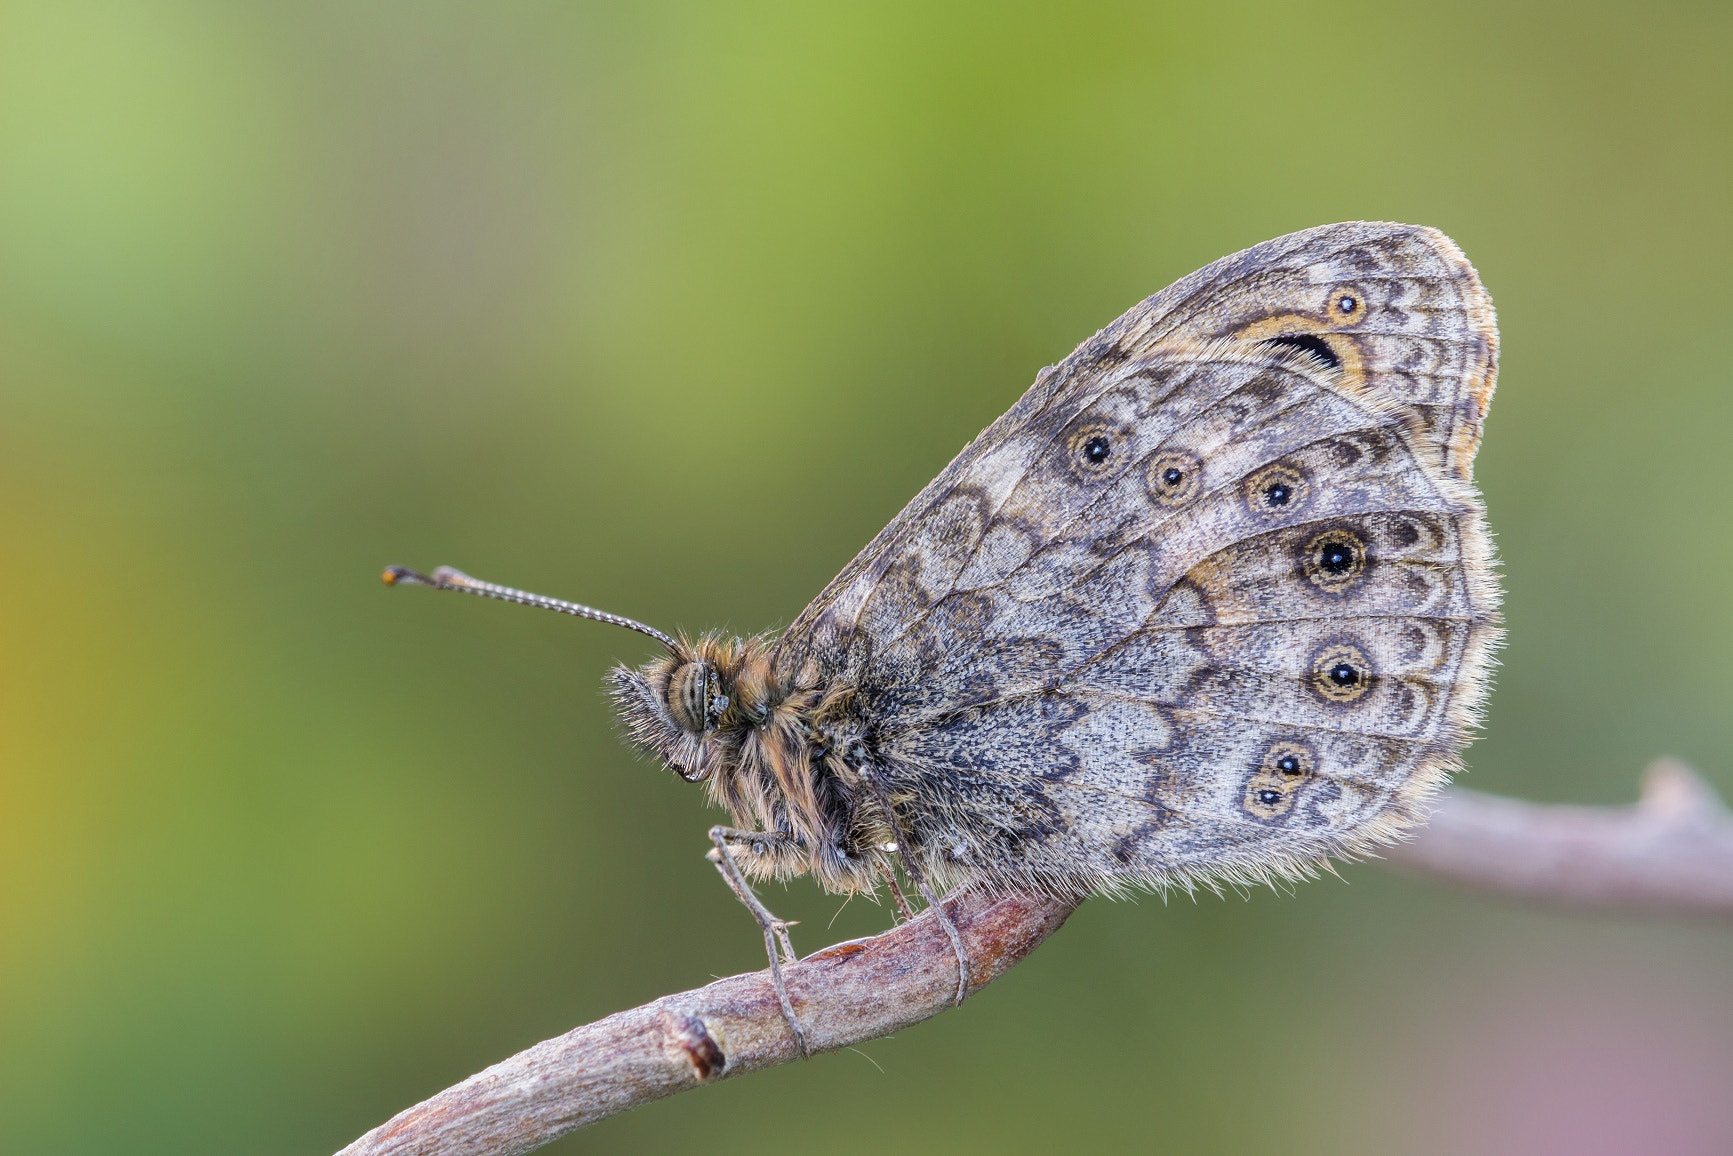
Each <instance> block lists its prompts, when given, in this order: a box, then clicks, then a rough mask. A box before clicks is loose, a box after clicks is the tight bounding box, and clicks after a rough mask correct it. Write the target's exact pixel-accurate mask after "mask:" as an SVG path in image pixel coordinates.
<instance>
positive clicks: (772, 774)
mask: <svg viewBox="0 0 1733 1156" xmlns="http://www.w3.org/2000/svg"><path fill="white" fill-rule="evenodd" d="M675 643H676V645H675V647H674V649H673V650H671V651H670V652H669V653H668V654H667V655H664V656H662V657H659V658H657V659H654V660H652V661H651V662H648V663H646V664H645V665H644V666H642V667H640V668H639V669H637V670H633V669H631V668H629V667H626V666H619V667H616V668H615V669H614V671H613V674H612V676H611V679H610V684H611V689H612V693H613V698H614V703H615V710H616V712H617V713H618V715H619V718H620V721H621V723H622V725H623V726H624V727H625V729H626V731H627V734H628V735H629V736H630V738H631V739H632V741H633V742H634V743H636V744H637V745H638V746H640V747H642V748H644V749H645V750H646V751H647V752H648V753H650V754H651V755H654V756H655V757H656V758H658V759H659V760H661V761H662V762H663V763H664V764H666V765H667V766H668V768H669V769H670V770H672V771H674V772H675V773H676V774H678V775H679V776H680V777H681V778H683V779H685V780H687V781H688V782H701V783H704V784H705V785H706V789H707V790H708V792H709V796H710V801H711V802H712V803H714V804H716V805H718V806H720V807H722V808H724V809H726V810H727V811H728V813H729V815H730V816H731V817H732V818H733V821H734V825H735V826H736V827H738V828H741V829H744V830H748V831H752V832H755V833H759V834H761V835H762V838H761V839H758V840H750V841H746V843H745V849H746V851H747V854H746V855H745V857H744V858H743V859H742V866H743V867H745V868H746V869H747V870H748V871H749V872H750V873H752V874H754V875H758V876H773V877H777V878H787V877H789V876H793V875H800V874H805V873H807V872H811V873H812V874H813V876H814V877H815V878H816V879H817V880H818V882H819V883H820V884H821V885H822V886H824V887H825V888H827V889H829V890H832V891H843V892H854V891H859V890H863V889H871V888H872V887H873V886H874V883H875V881H876V880H877V879H878V878H879V877H880V874H881V872H882V870H883V868H884V866H885V864H886V863H887V862H888V860H887V859H886V856H885V852H884V851H883V849H882V848H883V845H884V844H885V843H886V842H887V841H890V840H891V839H892V838H893V836H892V835H891V834H890V832H889V829H888V827H886V826H885V824H884V823H883V821H882V818H881V815H880V812H879V810H878V808H877V807H876V806H874V805H873V804H872V795H871V792H870V791H869V790H868V789H867V787H866V784H865V783H864V782H863V781H862V779H861V777H860V775H859V773H858V772H857V771H856V769H855V768H854V767H852V766H851V765H850V760H849V758H848V757H847V756H848V753H849V752H850V751H851V750H852V751H858V750H860V749H861V748H860V744H861V742H862V740H863V738H864V737H865V727H864V724H863V723H862V721H861V719H860V718H859V716H858V715H857V713H856V711H855V710H854V703H855V697H856V696H855V688H854V686H853V685H852V684H851V683H848V682H846V681H840V680H834V679H832V680H826V679H824V678H822V677H821V676H819V675H818V674H816V673H815V672H814V671H813V670H811V669H810V668H808V669H805V670H802V671H795V672H786V671H780V670H778V669H777V667H776V665H775V664H774V662H773V660H772V650H771V641H770V640H769V639H765V638H758V637H755V638H728V637H724V636H722V635H718V634H706V635H703V636H702V637H700V638H698V639H696V640H687V639H685V638H678V639H676V640H675Z"/></svg>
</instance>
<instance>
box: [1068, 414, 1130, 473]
mask: <svg viewBox="0 0 1733 1156" xmlns="http://www.w3.org/2000/svg"><path fill="white" fill-rule="evenodd" d="M1065 450H1066V453H1067V455H1068V456H1069V458H1070V460H1071V469H1072V471H1073V472H1074V473H1076V474H1077V475H1078V476H1079V477H1083V478H1098V477H1105V476H1106V475H1107V474H1108V473H1109V472H1110V471H1111V470H1112V468H1113V464H1114V459H1115V458H1117V457H1118V450H1119V438H1118V436H1117V435H1116V434H1115V432H1114V431H1113V430H1111V429H1109V428H1107V427H1105V426H1100V425H1087V426H1083V427H1081V428H1079V429H1076V430H1073V431H1072V433H1071V436H1070V437H1068V438H1067V439H1066V442H1065Z"/></svg>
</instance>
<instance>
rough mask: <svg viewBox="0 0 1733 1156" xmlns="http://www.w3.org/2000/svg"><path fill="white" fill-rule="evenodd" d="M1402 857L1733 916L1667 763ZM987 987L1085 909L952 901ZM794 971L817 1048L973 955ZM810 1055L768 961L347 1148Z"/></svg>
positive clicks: (1691, 777) (1494, 802)
mask: <svg viewBox="0 0 1733 1156" xmlns="http://www.w3.org/2000/svg"><path fill="white" fill-rule="evenodd" d="M1387 855H1388V858H1389V859H1390V860H1391V861H1392V862H1393V863H1394V864H1395V865H1397V866H1399V867H1400V868H1402V869H1403V870H1406V871H1409V872H1412V873H1416V874H1422V875H1431V876H1435V877H1437V878H1441V879H1448V880H1452V881H1455V882H1459V883H1465V884H1468V885H1471V886H1474V887H1477V888H1480V889H1482V890H1486V891H1492V892H1498V893H1503V894H1510V895H1519V896H1524V897H1527V898H1531V899H1535V900H1540V901H1545V902H1559V903H1569V904H1588V905H1595V906H1603V907H1622V908H1630V909H1641V910H1658V911H1676V912H1691V913H1697V914H1711V915H1721V916H1733V814H1729V812H1728V811H1727V809H1726V808H1725V807H1723V806H1722V804H1721V802H1720V800H1719V799H1718V798H1717V797H1716V795H1715V793H1714V791H1713V790H1711V789H1710V788H1709V786H1708V785H1707V784H1705V783H1704V782H1703V781H1702V780H1701V779H1699V778H1698V777H1697V776H1696V775H1695V774H1693V773H1692V772H1691V771H1690V770H1689V769H1688V768H1686V767H1684V766H1683V765H1681V764H1679V763H1676V762H1672V761H1670V760H1661V761H1658V762H1656V763H1654V764H1653V765H1651V766H1650V767H1649V769H1648V771H1647V773H1646V774H1645V776H1644V781H1643V792H1642V797H1641V799H1640V800H1639V801H1638V803H1637V804H1636V805H1635V806H1634V807H1563V806H1546V805H1541V804H1536V803H1524V802H1519V801H1517V800H1513V799H1501V798H1498V797H1496V796H1492V795H1483V794H1479V793H1478V792H1473V791H1464V790H1460V789H1452V790H1449V791H1447V792H1445V794H1444V796H1443V798H1442V799H1441V800H1440V802H1439V803H1438V806H1437V809H1436V812H1435V814H1434V815H1433V818H1432V821H1431V823H1430V825H1429V826H1427V827H1426V828H1425V829H1424V830H1422V831H1420V832H1419V833H1418V834H1416V836H1415V837H1414V838H1413V839H1412V840H1410V841H1409V842H1406V843H1403V844H1400V845H1399V846H1397V847H1394V848H1391V849H1390V850H1389V851H1388V852H1387ZM946 909H947V910H948V911H949V912H950V914H951V916H952V918H953V919H954V920H955V921H956V923H957V926H958V928H959V929H960V931H961V932H962V936H963V942H964V945H965V947H966V948H967V951H968V955H969V962H970V969H969V970H970V980H971V983H970V990H971V991H976V990H979V989H980V988H981V987H984V986H985V985H986V984H988V983H990V982H991V981H992V980H994V979H996V978H997V977H998V976H999V975H1001V974H1003V973H1004V972H1005V971H1006V970H1007V969H1008V968H1010V967H1011V966H1012V965H1013V964H1015V963H1017V962H1018V961H1019V960H1021V959H1022V958H1023V957H1024V956H1025V955H1027V954H1028V953H1029V952H1031V951H1033V950H1034V949H1035V948H1036V947H1037V946H1038V945H1039V944H1040V943H1041V941H1042V940H1044V939H1046V938H1047V936H1049V935H1051V934H1052V933H1053V932H1054V931H1056V930H1057V929H1058V928H1059V926H1060V925H1061V924H1063V923H1064V922H1065V920H1066V917H1067V916H1069V915H1070V914H1071V912H1072V910H1073V906H1072V905H1071V904H1069V903H1065V902H1061V901H1059V900H1055V899H1048V898H1042V897H1037V896H1029V895H1007V896H1001V897H998V898H991V897H984V896H974V897H966V898H953V899H947V900H946ZM785 974H786V976H787V981H788V990H789V995H790V998H791V999H792V1001H793V1004H794V1008H795V1011H796V1014H797V1016H798V1017H799V1019H800V1023H801V1029H802V1031H803V1032H804V1033H805V1035H806V1038H807V1041H808V1042H809V1044H810V1045H811V1047H812V1049H813V1050H814V1051H833V1050H835V1049H838V1048H844V1047H848V1046H850V1045H852V1044H857V1043H860V1042H861V1041H863V1040H870V1039H874V1038H877V1037H879V1036H884V1035H889V1034H890V1033H891V1032H894V1031H896V1030H897V1029H899V1028H903V1027H907V1026H908V1025H910V1024H914V1023H918V1022H920V1021H921V1020H924V1019H927V1018H929V1017H931V1016H934V1015H937V1014H938V1013H939V1012H941V1011H944V1010H945V1009H946V1008H948V1007H951V1006H952V1002H951V1001H952V999H953V997H954V996H955V985H956V976H957V972H956V958H955V956H954V954H953V952H952V947H951V943H950V940H949V939H948V938H947V936H946V934H945V931H944V929H943V928H942V927H941V926H940V924H939V922H938V920H936V919H934V918H932V917H930V916H927V915H923V916H920V917H917V918H916V919H914V920H912V921H911V922H909V923H905V924H903V925H902V926H901V927H897V928H895V929H894V930H891V931H887V932H885V933H884V934H883V935H878V936H874V937H873V938H871V939H862V940H854V941H851V942H849V943H839V944H837V945H836V946H834V947H829V948H826V949H825V950H823V951H821V952H819V953H818V954H816V955H812V956H808V957H807V958H806V959H803V960H801V961H800V962H799V963H796V964H793V965H791V966H789V967H788V968H787V969H786V971H785ZM795 1058H796V1050H795V1045H794V1040H793V1037H792V1035H791V1034H790V1032H789V1030H788V1025H787V1024H786V1023H785V1022H784V1020H783V1017H782V1010H781V1008H780V1006H779V1005H778V1002H777V998H776V993H775V989H774V988H773V987H772V985H771V981H770V973H769V972H768V971H761V972H754V973H752V974H750V975H737V976H733V977H731V978H728V979H723V980H718V981H717V982H715V983H713V984H711V985H709V986H708V987H703V988H699V989H698V990H696V991H689V992H683V993H681V994H679V995H670V996H664V997H663V998H661V999H659V1000H656V1001H654V1002H653V1003H648V1004H645V1005H644V1006H643V1007H639V1008H634V1009H632V1010H631V1011H624V1012H619V1013H618V1014H616V1015H611V1016H609V1017H608V1018H607V1019H603V1020H597V1021H596V1022H595V1023H593V1024H587V1025H585V1026H584V1027H580V1028H574V1029H573V1030H572V1031H570V1032H567V1033H566V1034H565V1035H563V1036H560V1037H558V1038H556V1039H552V1040H547V1041H545V1042H543V1043H540V1044H537V1045H536V1046H535V1047H532V1048H530V1049H528V1050H527V1051H523V1052H519V1053H518V1054H517V1055H515V1056H513V1057H511V1058H510V1059H508V1060H505V1061H502V1062H501V1063H498V1064H495V1065H494V1066H493V1067H491V1068H489V1069H487V1070H486V1071H484V1072H481V1073H479V1074H477V1075H474V1076H471V1077H470V1078H469V1079H467V1080H465V1081H463V1082H462V1083H460V1084H456V1085H454V1086H452V1087H450V1088H447V1089H446V1090H445V1091H443V1092H440V1093H439V1094H438V1095H435V1096H433V1097H432V1098H431V1099H428V1100H426V1101H423V1102H422V1103H420V1104H417V1105H416V1106H415V1107H413V1108H410V1109H408V1110H406V1111H404V1112H401V1113H399V1114H398V1115H397V1116H395V1117H393V1118H392V1119H391V1120H390V1121H388V1122H386V1123H385V1124H382V1125H381V1126H379V1127H378V1128H375V1129H374V1130H373V1131H371V1132H369V1133H367V1135H365V1136H363V1137H361V1138H360V1139H359V1140H357V1141H355V1142H354V1143H353V1144H351V1145H349V1146H348V1147H347V1148H345V1149H343V1151H342V1152H341V1153H339V1154H338V1156H384V1154H386V1153H391V1154H393V1156H409V1154H414V1156H512V1154H515V1153H521V1152H528V1151H530V1150H531V1149H534V1148H538V1147H540V1146H541V1145H543V1144H547V1143H550V1142H552V1141H554V1140H557V1139H558V1138H559V1137H561V1136H564V1135H566V1134H567V1133H568V1132H572V1131H575V1130H576V1129H578V1128H582V1127H584V1126H585V1125H586V1124H593V1123H595V1122H596V1121H597V1120H601V1119H605V1118H606V1117H608V1116H612V1115H615V1114H617V1113H620V1112H624V1111H626V1110H627V1109H630V1108H635V1107H637V1106H639V1105H640V1104H647V1103H649V1102H650V1101H652V1100H658V1099H661V1098H662V1097H664V1096H671V1095H673V1094H674V1093H676V1092H683V1091H685V1090H686V1089H688V1088H695V1087H698V1086H699V1085H700V1084H705V1083H712V1082H714V1081H716V1080H719V1079H725V1078H727V1077H729V1076H735V1075H739V1074H741V1073H743V1072H752V1071H757V1070H758V1069H760V1068H768V1067H774V1066H775V1065H777V1064H782V1063H787V1062H788V1061H789V1060H792V1059H795Z"/></svg>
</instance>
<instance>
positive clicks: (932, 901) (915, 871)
mask: <svg viewBox="0 0 1733 1156" xmlns="http://www.w3.org/2000/svg"><path fill="white" fill-rule="evenodd" d="M860 775H861V778H862V779H864V780H866V783H867V785H868V786H869V787H871V788H872V792H873V796H874V797H875V798H876V799H877V800H878V804H879V808H880V810H882V811H883V812H884V813H885V818H886V819H887V820H888V821H889V822H890V825H891V830H892V831H893V832H895V833H896V836H897V854H899V855H900V856H902V860H903V870H905V871H907V872H908V873H909V879H910V880H911V881H912V882H913V883H914V885H915V887H916V889H917V890H919V891H920V893H921V898H922V899H924V900H926V901H927V907H928V909H929V910H931V911H932V912H933V914H934V915H935V916H936V917H937V918H938V921H939V926H941V927H943V928H944V929H945V934H946V935H948V936H949V937H950V939H951V951H952V952H953V953H955V954H956V957H957V998H956V1002H957V1003H959V1004H960V1003H962V1002H963V1001H964V1000H965V999H967V998H969V953H968V952H967V951H965V950H964V948H963V933H962V932H961V931H958V930H957V924H956V921H955V920H953V919H952V918H951V913H950V912H949V911H946V910H945V906H944V904H942V903H940V902H939V899H938V896H936V895H934V894H933V889H932V888H931V887H929V886H927V876H926V872H924V871H922V870H921V865H920V864H919V863H917V862H916V861H915V857H914V856H913V855H911V854H909V853H908V850H907V847H906V844H907V842H908V840H907V839H906V838H905V837H904V835H903V832H902V826H901V824H899V823H898V822H897V813H896V812H895V811H894V810H892V809H891V797H890V794H889V792H887V791H886V790H885V785H884V781H883V780H882V779H881V778H880V777H879V774H878V771H877V770H876V769H875V768H873V767H870V766H862V767H861V769H860ZM892 886H893V887H895V886H896V884H895V883H894V882H893V883H892Z"/></svg>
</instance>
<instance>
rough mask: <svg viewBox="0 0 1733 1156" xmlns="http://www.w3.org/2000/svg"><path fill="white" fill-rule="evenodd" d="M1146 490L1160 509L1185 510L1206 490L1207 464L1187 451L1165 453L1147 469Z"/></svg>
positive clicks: (1155, 457)
mask: <svg viewBox="0 0 1733 1156" xmlns="http://www.w3.org/2000/svg"><path fill="white" fill-rule="evenodd" d="M1143 488H1144V490H1145V491H1146V492H1147V493H1148V494H1149V496H1150V498H1151V500H1153V501H1154V502H1155V504H1156V505H1158V506H1167V507H1169V508H1172V507H1175V506H1183V505H1185V504H1186V503H1187V502H1189V501H1191V500H1192V499H1193V498H1195V497H1197V495H1198V493H1199V491H1200V490H1201V489H1202V488H1203V462H1202V461H1201V460H1199V458H1198V456H1197V455H1196V454H1193V453H1190V452H1188V451H1186V450H1164V451H1162V452H1161V453H1158V454H1155V455H1154V456H1153V457H1151V458H1150V459H1149V464H1148V465H1147V466H1145V467H1144V471H1143Z"/></svg>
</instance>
